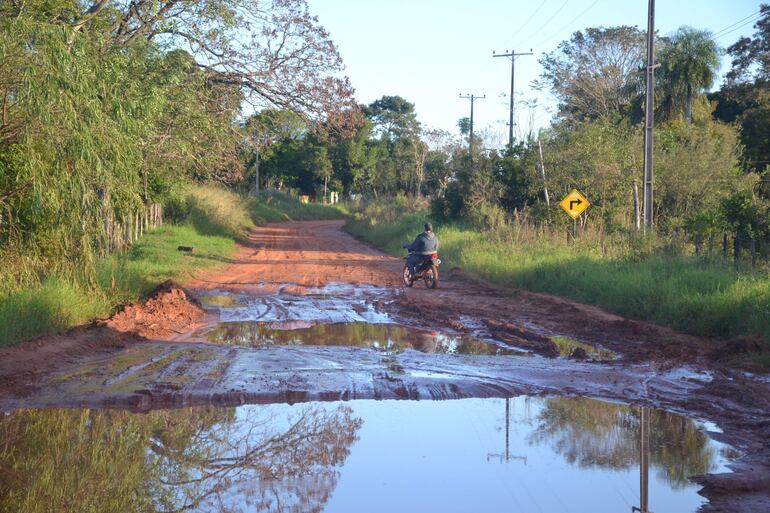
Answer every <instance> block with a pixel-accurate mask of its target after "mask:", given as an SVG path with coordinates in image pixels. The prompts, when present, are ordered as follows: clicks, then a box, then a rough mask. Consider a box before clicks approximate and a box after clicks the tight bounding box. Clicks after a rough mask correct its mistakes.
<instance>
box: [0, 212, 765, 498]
mask: <svg viewBox="0 0 770 513" xmlns="http://www.w3.org/2000/svg"><path fill="white" fill-rule="evenodd" d="M251 238H252V244H251V245H249V246H244V247H243V248H242V249H241V252H240V254H239V255H237V256H236V258H235V259H233V261H232V262H231V263H230V265H229V266H227V267H225V268H224V269H222V270H220V271H217V272H214V273H207V274H203V275H201V276H198V277H196V278H195V279H193V280H190V281H189V282H188V284H187V286H186V287H185V290H182V289H181V288H178V287H176V286H174V285H173V284H168V285H167V286H166V287H165V288H162V289H160V290H159V291H158V292H157V293H156V294H155V295H154V296H153V297H152V298H150V299H149V300H148V301H147V302H145V303H143V304H139V305H134V306H131V307H128V308H126V309H124V311H123V312H122V313H121V314H119V315H118V316H116V317H115V318H113V319H111V320H107V321H104V322H98V323H96V324H95V325H94V326H91V327H84V328H78V329H76V330H73V331H71V332H70V333H68V334H63V335H59V336H57V337H49V338H47V339H41V340H38V341H33V342H30V343H27V344H23V345H22V346H20V347H18V348H15V349H12V350H8V349H6V350H0V409H2V410H5V411H11V410H14V409H17V408H29V407H54V406H59V407H61V406H66V407H95V408H99V407H104V406H108V407H111V408H125V409H131V410H141V411H147V410H151V409H154V408H162V407H170V406H173V407H181V406H190V405H211V404H217V405H231V406H232V405H239V404H244V403H279V402H289V403H295V402H308V401H336V400H353V399H461V398H489V397H498V398H506V397H511V396H517V395H521V394H527V395H547V396H558V395H583V396H589V397H596V398H602V399H608V400H613V401H619V402H622V403H625V404H635V405H646V406H651V407H658V408H663V409H665V410H668V411H672V412H677V413H681V414H684V415H687V416H690V417H693V418H696V419H701V420H711V421H713V422H716V423H717V424H719V425H720V426H721V427H722V428H723V430H724V432H723V433H721V434H715V435H714V436H715V437H716V438H717V439H718V440H721V441H725V442H728V443H730V444H732V445H733V446H734V447H735V448H736V449H737V450H739V451H740V452H741V454H742V457H741V459H738V460H737V461H735V462H733V463H732V464H731V467H732V468H733V469H734V470H735V471H736V473H735V474H725V475H722V476H714V475H709V476H704V477H701V478H698V479H699V482H701V483H703V484H704V485H705V490H706V492H707V494H708V497H709V498H710V499H711V502H710V503H708V504H707V505H706V509H707V510H709V511H761V510H763V508H764V509H768V508H769V507H770V481H769V480H768V476H770V470H768V463H769V462H770V454H769V453H770V447H768V446H767V443H766V440H767V439H768V438H770V383H769V382H768V381H767V380H765V379H761V378H757V377H755V376H753V375H750V374H746V373H745V372H742V371H736V370H732V369H730V368H726V367H722V366H720V365H719V364H716V363H715V362H714V355H715V354H718V352H719V350H720V346H719V345H718V344H720V342H718V341H712V340H707V339H699V338H696V337H691V336H688V335H683V334H680V333H676V332H673V331H671V330H667V329H664V328H660V327H657V326H654V325H651V324H647V323H642V322H637V321H630V320H627V319H623V318H620V317H618V316H615V315H612V314H608V313H606V312H603V311H601V310H600V309H597V308H594V307H589V306H585V305H578V304H575V303H572V302H570V301H567V300H564V299H561V298H555V297H552V296H548V295H544V294H533V293H528V292H521V291H514V292H501V291H499V290H497V289H493V288H490V287H488V286H485V285H483V284H479V283H474V282H470V281H468V280H465V279H463V278H462V273H461V271H459V270H454V271H452V272H446V273H444V274H443V275H442V282H441V288H440V289H438V290H436V291H428V290H425V289H424V288H423V287H421V286H420V285H417V286H416V287H415V288H414V289H404V288H402V287H400V286H399V284H398V280H399V278H400V275H399V270H400V266H401V261H400V260H399V259H396V258H391V257H387V256H384V255H382V254H381V253H379V252H377V251H376V250H374V249H372V248H371V247H369V246H367V245H365V244H362V243H361V242H358V241H356V240H354V239H352V238H351V237H350V236H348V235H346V234H344V233H343V232H342V231H341V230H340V224H339V223H337V222H313V223H298V224H292V225H275V226H271V227H268V228H263V229H259V230H256V231H255V232H254V233H253V234H252V237H251ZM201 257H204V258H205V255H197V256H196V258H201ZM447 264H449V265H451V263H447ZM449 265H447V266H446V267H449ZM190 294H191V295H192V296H194V297H197V298H199V299H200V301H201V303H200V304H198V303H197V302H196V301H195V300H193V301H190V300H188V298H189V295H190ZM356 333H358V334H356ZM474 348H475V349H474ZM420 349H422V351H421V350H420ZM41 355H42V356H41Z"/></svg>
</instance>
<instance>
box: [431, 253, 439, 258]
mask: <svg viewBox="0 0 770 513" xmlns="http://www.w3.org/2000/svg"><path fill="white" fill-rule="evenodd" d="M430 257H431V258H438V253H433V254H432V255H431V256H430Z"/></svg>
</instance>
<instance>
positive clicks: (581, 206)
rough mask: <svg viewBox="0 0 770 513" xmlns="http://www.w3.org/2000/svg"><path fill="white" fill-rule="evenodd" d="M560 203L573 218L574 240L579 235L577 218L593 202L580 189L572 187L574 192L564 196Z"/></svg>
mask: <svg viewBox="0 0 770 513" xmlns="http://www.w3.org/2000/svg"><path fill="white" fill-rule="evenodd" d="M559 205H561V208H563V209H564V211H565V212H566V213H567V215H568V216H570V217H571V218H572V240H575V236H576V235H577V233H576V232H577V218H578V217H580V214H582V213H583V212H585V211H586V209H588V207H590V206H591V203H590V202H589V201H588V200H587V199H586V197H585V196H583V195H582V194H581V193H580V191H578V190H577V189H572V192H570V193H569V194H567V195H566V196H564V199H563V200H561V202H560V203H559Z"/></svg>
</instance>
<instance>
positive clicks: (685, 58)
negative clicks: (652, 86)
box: [659, 27, 719, 122]
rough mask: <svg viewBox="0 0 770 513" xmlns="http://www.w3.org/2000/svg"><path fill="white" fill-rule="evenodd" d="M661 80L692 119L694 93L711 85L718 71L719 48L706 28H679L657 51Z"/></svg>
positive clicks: (686, 115) (689, 119)
mask: <svg viewBox="0 0 770 513" xmlns="http://www.w3.org/2000/svg"><path fill="white" fill-rule="evenodd" d="M659 60H660V63H661V68H662V69H661V73H660V75H661V79H662V80H664V81H666V82H668V84H667V85H668V87H667V88H666V89H667V90H668V91H671V94H672V96H673V98H674V99H675V100H676V99H677V98H678V97H682V99H683V103H684V116H685V119H687V121H689V122H692V102H693V98H694V97H695V95H696V94H699V93H700V92H701V91H703V90H705V89H708V88H709V87H711V84H713V83H714V78H715V77H716V74H717V71H718V70H719V47H718V46H717V43H716V41H715V40H714V37H713V36H712V34H711V32H709V31H708V30H696V29H693V28H690V27H680V28H679V30H678V31H677V32H676V33H675V34H673V35H672V36H671V37H670V38H669V39H668V40H667V44H666V45H665V46H664V47H663V49H662V50H661V52H660V54H659Z"/></svg>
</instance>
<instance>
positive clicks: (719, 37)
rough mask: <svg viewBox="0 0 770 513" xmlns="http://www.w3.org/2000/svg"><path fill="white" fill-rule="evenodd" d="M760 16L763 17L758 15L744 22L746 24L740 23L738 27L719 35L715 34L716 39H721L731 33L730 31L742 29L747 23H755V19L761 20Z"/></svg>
mask: <svg viewBox="0 0 770 513" xmlns="http://www.w3.org/2000/svg"><path fill="white" fill-rule="evenodd" d="M759 18H761V16H758V17H757V18H755V19H752V20H749V21H747V22H746V23H744V24H742V25H738V26H737V27H735V28H734V29H732V30H728V31H727V32H724V33H722V34H720V35H718V36H714V39H721V38H723V37H725V36H726V35H728V34H730V33H732V32H735V31H736V30H740V29H742V28H743V27H745V26H746V25H751V24H752V23H754V22H755V21H757V20H759Z"/></svg>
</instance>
